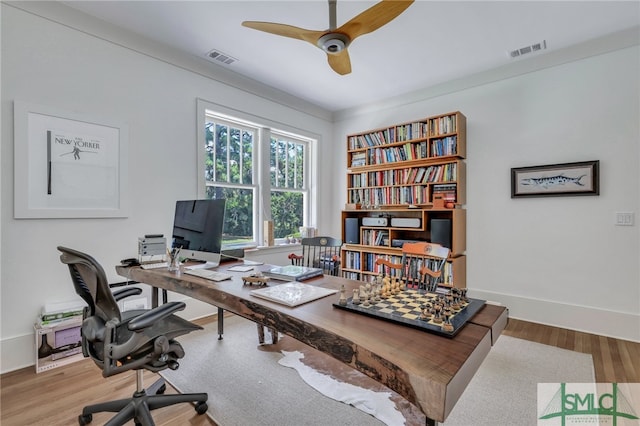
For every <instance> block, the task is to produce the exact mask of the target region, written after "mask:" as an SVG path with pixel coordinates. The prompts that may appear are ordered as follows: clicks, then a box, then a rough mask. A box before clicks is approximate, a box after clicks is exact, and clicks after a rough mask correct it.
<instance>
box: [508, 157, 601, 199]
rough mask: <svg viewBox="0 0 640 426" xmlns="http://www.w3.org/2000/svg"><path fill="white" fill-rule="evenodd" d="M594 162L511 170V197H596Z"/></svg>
mask: <svg viewBox="0 0 640 426" xmlns="http://www.w3.org/2000/svg"><path fill="white" fill-rule="evenodd" d="M599 165H600V162H599V161H598V160H596V161H582V162H577V163H563V164H551V165H546V166H532V167H519V168H512V169H511V198H517V197H559V196H574V195H599V194H600V186H599Z"/></svg>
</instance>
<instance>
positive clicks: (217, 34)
mask: <svg viewBox="0 0 640 426" xmlns="http://www.w3.org/2000/svg"><path fill="white" fill-rule="evenodd" d="M63 3H64V4H66V5H68V6H71V7H73V8H76V9H78V10H80V11H83V12H85V13H87V14H90V15H93V16H95V17H98V18H100V19H102V20H105V21H107V22H109V23H112V24H115V25H118V26H120V27H122V28H125V29H127V30H130V31H133V32H136V33H138V34H141V35H143V36H144V37H146V38H149V39H152V40H154V41H157V42H160V43H163V44H166V45H169V46H172V47H174V48H177V49H180V50H182V51H185V52H188V53H190V54H192V55H195V56H197V57H199V58H206V54H207V53H208V52H209V51H211V50H212V49H217V50H220V51H222V52H224V53H225V54H228V55H230V56H232V57H233V58H235V59H237V61H236V62H234V63H233V64H231V65H220V64H219V63H213V62H212V63H211V67H213V68H216V67H220V66H224V67H225V68H227V69H228V70H231V71H234V72H236V73H239V74H242V75H244V76H246V77H249V78H251V79H254V80H257V81H259V82H262V83H264V84H267V85H269V86H272V87H274V88H277V89H280V90H282V91H284V92H287V93H289V94H291V95H294V96H296V97H299V98H301V99H304V100H306V101H309V102H311V103H313V104H316V105H318V106H320V107H322V108H325V109H327V110H329V111H338V110H343V109H346V108H351V107H356V106H359V105H363V104H366V103H370V102H375V101H378V100H380V99H385V98H389V97H392V96H395V95H399V94H403V93H408V92H411V91H414V90H418V89H423V88H427V87H431V86H434V85H438V84H442V83H445V82H447V81H451V80H453V79H457V78H462V77H465V76H469V75H472V74H475V73H478V72H482V71H486V70H490V69H494V68H497V67H501V66H503V65H506V64H509V63H512V62H514V61H527V60H530V59H531V58H533V57H534V56H536V55H544V54H545V53H550V52H553V51H557V50H559V49H563V48H565V47H569V46H572V45H575V44H578V43H581V42H584V41H587V40H591V39H594V38H598V37H601V36H605V35H608V34H611V33H615V32H618V31H621V30H625V29H629V28H632V27H636V26H638V25H640V2H638V1H626V2H622V1H599V2H596V1H566V2H565V1H496V2H487V1H425V0H418V1H416V2H415V3H414V4H412V5H411V6H410V7H409V8H408V9H407V10H406V11H405V12H404V13H402V14H401V15H400V16H399V17H397V18H396V19H395V20H393V21H391V22H390V23H389V24H387V25H385V26H383V27H381V28H379V29H378V30H377V31H375V32H373V33H370V34H366V35H363V36H361V37H359V38H357V39H356V40H355V41H354V42H353V43H352V44H351V45H350V46H349V55H350V57H351V64H352V73H351V74H348V75H344V76H340V75H338V74H336V73H335V72H334V71H333V70H331V68H330V67H329V65H328V64H327V59H326V54H325V53H324V52H323V51H321V50H320V49H318V48H316V47H314V46H312V45H311V44H309V43H306V42H303V41H300V40H294V39H291V38H286V37H280V36H276V35H272V34H267V33H263V32H260V31H256V30H253V29H249V28H246V27H243V26H242V25H241V22H242V21H244V20H254V21H270V22H277V23H283V24H288V25H293V26H297V27H302V28H306V29H311V30H325V29H328V28H329V7H328V3H327V1H315V0H298V1H268V0H262V1H65V2H63ZM375 3H376V1H354V0H338V5H337V25H338V26H340V25H342V24H343V23H345V22H346V21H348V20H349V19H351V18H352V17H354V16H356V15H357V14H359V13H361V12H362V11H364V10H365V9H367V8H369V7H371V6H372V5H374V4H375ZM543 40H546V44H547V50H546V51H544V52H542V53H533V54H530V55H525V56H523V57H520V58H518V59H511V58H510V57H509V55H508V52H509V51H510V50H513V49H517V48H520V47H523V46H526V45H531V44H533V43H537V42H541V41H543Z"/></svg>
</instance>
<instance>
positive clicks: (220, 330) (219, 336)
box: [218, 308, 224, 340]
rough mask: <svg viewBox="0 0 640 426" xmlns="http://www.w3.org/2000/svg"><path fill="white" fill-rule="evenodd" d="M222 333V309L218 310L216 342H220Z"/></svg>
mask: <svg viewBox="0 0 640 426" xmlns="http://www.w3.org/2000/svg"><path fill="white" fill-rule="evenodd" d="M223 333H224V309H222V308H218V340H222V334H223Z"/></svg>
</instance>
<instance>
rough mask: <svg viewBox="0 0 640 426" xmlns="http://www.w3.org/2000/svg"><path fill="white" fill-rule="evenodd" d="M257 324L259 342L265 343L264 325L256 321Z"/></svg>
mask: <svg viewBox="0 0 640 426" xmlns="http://www.w3.org/2000/svg"><path fill="white" fill-rule="evenodd" d="M256 325H257V326H258V343H260V344H263V343H264V327H263V326H262V324H258V323H256Z"/></svg>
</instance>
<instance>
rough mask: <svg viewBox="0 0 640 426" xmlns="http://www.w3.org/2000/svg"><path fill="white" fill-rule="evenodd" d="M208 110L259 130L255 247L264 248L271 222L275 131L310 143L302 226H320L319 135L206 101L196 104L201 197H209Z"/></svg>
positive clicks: (199, 194)
mask: <svg viewBox="0 0 640 426" xmlns="http://www.w3.org/2000/svg"><path fill="white" fill-rule="evenodd" d="M207 111H209V112H211V113H212V115H214V116H217V117H219V118H221V119H222V120H223V121H230V122H232V123H238V124H239V126H240V127H242V126H246V127H250V128H257V129H258V133H257V135H256V140H255V141H254V143H255V145H254V160H253V161H254V167H255V169H254V172H253V184H252V186H254V187H256V191H255V192H254V193H255V194H256V196H255V197H254V200H253V211H254V212H255V213H257V214H254V218H253V229H254V237H255V238H256V239H257V240H256V241H254V242H253V244H254V245H256V246H261V245H262V241H264V229H263V223H264V221H266V220H271V204H270V192H271V189H272V188H271V176H270V168H269V155H270V143H271V135H272V132H273V133H274V134H275V135H280V136H283V137H285V138H290V139H292V140H294V141H296V142H303V143H306V144H307V149H305V176H304V186H305V189H304V191H306V197H305V200H306V203H305V204H306V205H304V206H303V224H302V225H301V226H307V227H309V226H311V227H314V226H316V225H315V221H316V218H317V196H316V192H317V191H314V190H313V182H316V181H317V179H316V177H317V161H316V159H317V149H318V140H319V136H318V135H316V134H313V133H311V132H308V131H306V130H303V129H298V128H296V127H294V126H291V125H287V124H284V123H280V122H276V121H273V120H270V119H268V118H264V117H258V116H254V115H251V114H248V113H245V112H240V111H237V110H233V109H230V108H228V107H225V106H223V105H219V104H216V103H213V102H209V101H206V100H204V99H197V101H196V112H197V117H196V144H197V151H196V152H197V155H196V161H197V165H196V172H197V179H196V180H197V193H198V198H205V197H206V181H205V178H204V172H205V160H206V150H205V132H204V129H205V122H206V120H205V117H206V115H207ZM276 129H277V130H276ZM264 183H266V184H264ZM224 186H229V187H237V186H234V184H226V183H225V184H224ZM241 187H242V188H248V187H249V186H241ZM287 190H291V189H287ZM281 242H283V241H279V240H276V244H278V243H281Z"/></svg>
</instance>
